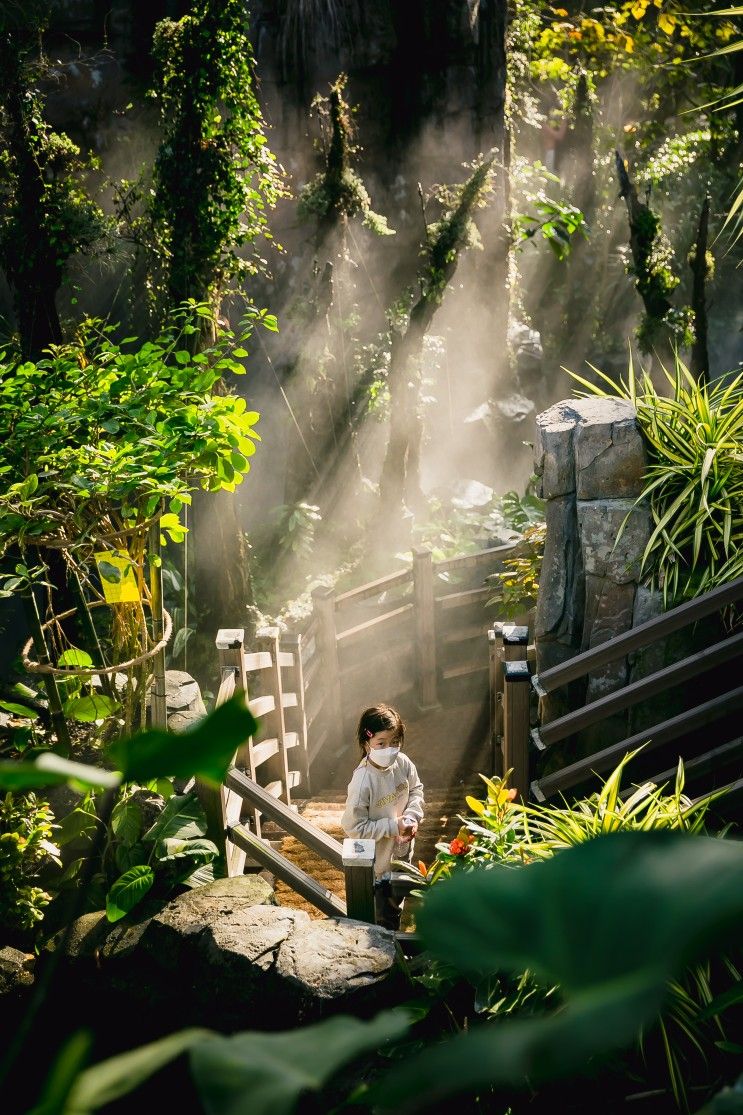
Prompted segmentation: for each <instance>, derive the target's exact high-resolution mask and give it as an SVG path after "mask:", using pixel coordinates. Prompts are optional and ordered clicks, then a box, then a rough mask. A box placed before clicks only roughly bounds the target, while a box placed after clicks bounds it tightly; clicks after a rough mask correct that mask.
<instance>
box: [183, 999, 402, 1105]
mask: <svg viewBox="0 0 743 1115" xmlns="http://www.w3.org/2000/svg"><path fill="white" fill-rule="evenodd" d="M409 1024H410V1020H409V1017H408V1015H407V1013H406V1012H405V1011H403V1010H391V1011H385V1012H383V1013H382V1014H379V1015H377V1017H376V1018H374V1019H372V1020H371V1022H361V1021H359V1020H358V1019H357V1018H329V1019H328V1020H327V1021H325V1022H318V1023H317V1024H316V1025H314V1026H305V1027H303V1028H302V1029H301V1030H293V1031H291V1032H290V1033H284V1034H259V1033H247V1034H235V1035H234V1036H232V1037H225V1038H222V1037H220V1038H214V1039H212V1040H211V1041H205V1042H200V1043H199V1044H198V1045H197V1046H194V1048H193V1049H192V1050H191V1068H192V1071H193V1075H194V1079H195V1080H196V1086H197V1088H198V1091H199V1095H200V1096H201V1099H202V1102H203V1104H204V1110H205V1112H206V1113H207V1115H291V1112H292V1111H294V1109H295V1106H296V1103H297V1100H298V1099H299V1097H300V1095H301V1094H302V1093H303V1092H313V1091H319V1089H320V1088H322V1086H323V1085H324V1084H325V1083H326V1082H327V1081H328V1080H329V1079H330V1077H331V1076H332V1075H333V1074H334V1073H335V1072H337V1071H338V1069H340V1068H342V1066H343V1065H345V1064H347V1063H348V1062H349V1061H351V1060H353V1058H354V1057H357V1056H359V1054H361V1053H365V1052H367V1051H369V1050H374V1049H377V1048H378V1047H379V1046H380V1045H383V1044H384V1043H385V1042H388V1041H391V1040H392V1039H393V1038H398V1037H400V1036H401V1035H402V1034H404V1033H405V1032H406V1031H407V1029H408V1026H409Z"/></svg>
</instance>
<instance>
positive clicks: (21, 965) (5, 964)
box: [0, 945, 34, 1003]
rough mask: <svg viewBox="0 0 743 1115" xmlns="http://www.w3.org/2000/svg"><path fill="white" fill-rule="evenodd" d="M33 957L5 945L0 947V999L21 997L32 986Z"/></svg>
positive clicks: (6, 1000)
mask: <svg viewBox="0 0 743 1115" xmlns="http://www.w3.org/2000/svg"><path fill="white" fill-rule="evenodd" d="M33 967H34V958H33V956H30V955H28V954H27V953H25V952H19V950H18V949H14V948H11V947H10V945H6V947H5V948H2V949H0V999H1V1000H2V1001H3V1002H4V1003H7V1002H8V1001H9V1000H16V999H21V998H23V997H24V995H25V994H26V993H27V991H28V989H29V988H30V987H32V986H33V982H34V977H33Z"/></svg>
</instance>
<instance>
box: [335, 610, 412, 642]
mask: <svg viewBox="0 0 743 1115" xmlns="http://www.w3.org/2000/svg"><path fill="white" fill-rule="evenodd" d="M412 613H413V605H412V604H403V605H402V607H400V608H394V609H393V611H391V612H384V613H383V614H382V615H381V616H374V617H373V618H372V619H367V620H364V622H363V623H357V624H356V626H355V627H347V628H346V630H345V631H339V632H338V634H337V636H336V642H338V643H342V642H346V641H347V640H350V639H354V638H356V637H358V636H359V635H363V634H365V632H367V631H371V630H372V629H373V628H375V627H380V626H382V624H387V623H390V622H392V621H393V620H399V619H402V617H403V616H409V615H412Z"/></svg>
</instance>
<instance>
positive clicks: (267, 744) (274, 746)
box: [250, 736, 279, 769]
mask: <svg viewBox="0 0 743 1115" xmlns="http://www.w3.org/2000/svg"><path fill="white" fill-rule="evenodd" d="M250 752H251V756H252V759H253V769H255V768H256V767H259V766H260V765H261V763H265V762H266V761H267V760H268V759H271V758H273V756H274V755H278V753H279V741H278V740H277V739H276V737H275V736H274V738H273V739H262V740H261V742H260V743H254V744H253V746H252V747H251V749H250Z"/></svg>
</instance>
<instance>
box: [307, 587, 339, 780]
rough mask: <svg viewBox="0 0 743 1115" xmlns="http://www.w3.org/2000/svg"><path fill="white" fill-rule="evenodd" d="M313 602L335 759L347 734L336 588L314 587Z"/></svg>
mask: <svg viewBox="0 0 743 1115" xmlns="http://www.w3.org/2000/svg"><path fill="white" fill-rule="evenodd" d="M312 604H313V611H314V614H315V616H316V617H317V641H318V644H319V648H320V655H321V658H322V663H323V669H324V673H325V677H324V679H323V682H324V688H325V691H326V693H327V706H328V707H327V724H328V741H329V742H330V745H331V752H330V753H331V755H332V757H333V758H335V757H336V755H337V754H338V752H339V751H340V750H341V748H342V746H343V741H344V735H345V732H344V728H345V724H344V716H343V698H342V694H341V674H340V666H339V663H338V643H337V641H336V640H337V632H336V627H335V591H334V590H333V589H332V588H316V589H313V592H312Z"/></svg>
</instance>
